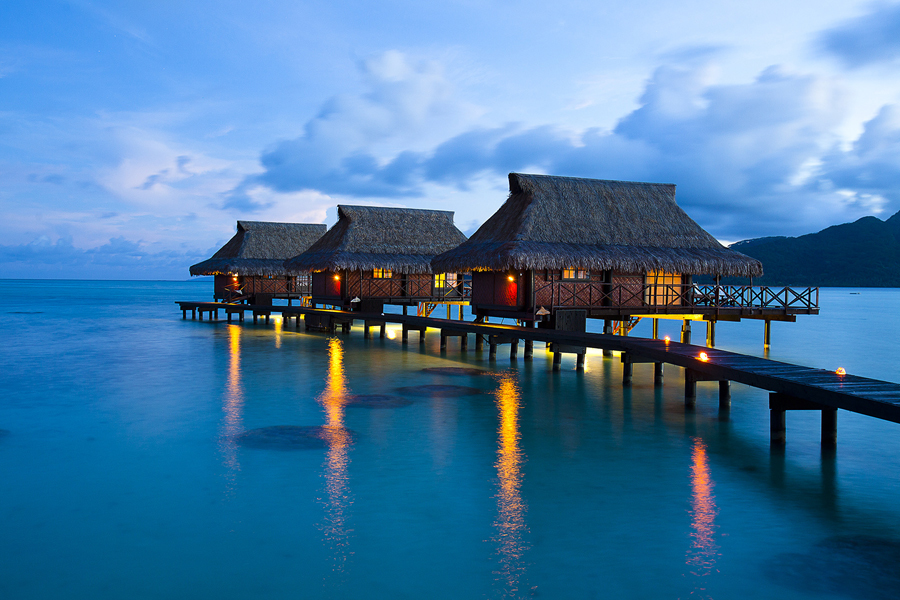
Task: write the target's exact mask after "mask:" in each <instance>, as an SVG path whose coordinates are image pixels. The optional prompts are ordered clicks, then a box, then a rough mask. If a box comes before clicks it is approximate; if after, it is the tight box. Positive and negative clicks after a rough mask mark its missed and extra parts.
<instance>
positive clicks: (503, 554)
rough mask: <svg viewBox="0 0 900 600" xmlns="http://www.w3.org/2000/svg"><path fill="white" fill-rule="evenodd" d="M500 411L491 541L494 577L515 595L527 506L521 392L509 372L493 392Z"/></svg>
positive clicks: (505, 592)
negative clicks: (494, 550)
mask: <svg viewBox="0 0 900 600" xmlns="http://www.w3.org/2000/svg"><path fill="white" fill-rule="evenodd" d="M494 396H495V397H496V400H495V402H496V404H497V409H498V410H499V411H500V428H499V430H498V432H497V433H498V446H497V462H496V464H495V466H496V468H497V478H498V480H499V489H498V490H497V495H496V498H497V513H498V514H497V520H496V521H494V529H495V532H496V533H495V535H494V542H495V543H496V544H497V555H498V562H499V569H497V570H496V571H494V578H495V580H496V582H497V584H498V585H499V586H500V587H501V588H502V590H498V591H501V592H502V594H501V595H502V597H504V598H517V597H519V596H520V595H521V594H522V593H523V588H524V586H525V582H524V581H523V580H524V576H525V574H526V573H525V570H526V567H525V561H524V560H523V557H524V554H525V552H526V551H527V550H528V544H527V543H526V542H525V539H524V538H525V535H526V534H527V532H528V528H527V526H526V524H525V514H526V512H527V511H528V507H527V505H526V503H525V501H524V500H523V499H522V465H523V463H524V462H525V456H524V454H523V453H522V449H521V448H520V447H519V437H520V434H519V407H520V400H521V393H520V391H519V387H518V384H517V383H516V381H515V380H514V379H513V378H512V376H510V375H504V376H503V377H502V379H501V380H500V386H499V387H498V388H497V391H496V392H494Z"/></svg>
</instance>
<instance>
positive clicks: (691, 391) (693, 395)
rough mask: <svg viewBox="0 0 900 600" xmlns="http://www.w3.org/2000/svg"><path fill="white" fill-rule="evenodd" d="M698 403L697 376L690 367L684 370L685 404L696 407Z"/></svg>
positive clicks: (687, 406)
mask: <svg viewBox="0 0 900 600" xmlns="http://www.w3.org/2000/svg"><path fill="white" fill-rule="evenodd" d="M696 405H697V376H696V374H695V373H694V372H693V371H691V370H690V369H685V370H684V406H685V408H694V406H696Z"/></svg>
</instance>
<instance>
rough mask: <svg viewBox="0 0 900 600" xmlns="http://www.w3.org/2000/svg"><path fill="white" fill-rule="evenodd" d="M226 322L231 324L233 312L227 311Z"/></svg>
mask: <svg viewBox="0 0 900 600" xmlns="http://www.w3.org/2000/svg"><path fill="white" fill-rule="evenodd" d="M225 320H226V321H228V322H229V323H231V311H227V310H226V311H225Z"/></svg>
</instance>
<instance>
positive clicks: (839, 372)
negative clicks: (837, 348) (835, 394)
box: [835, 367, 847, 375]
mask: <svg viewBox="0 0 900 600" xmlns="http://www.w3.org/2000/svg"><path fill="white" fill-rule="evenodd" d="M835 373H837V374H838V375H846V374H847V370H846V369H845V368H844V367H838V369H837V371H835Z"/></svg>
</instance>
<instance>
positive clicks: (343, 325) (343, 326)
mask: <svg viewBox="0 0 900 600" xmlns="http://www.w3.org/2000/svg"><path fill="white" fill-rule="evenodd" d="M341 332H342V333H350V323H341Z"/></svg>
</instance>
